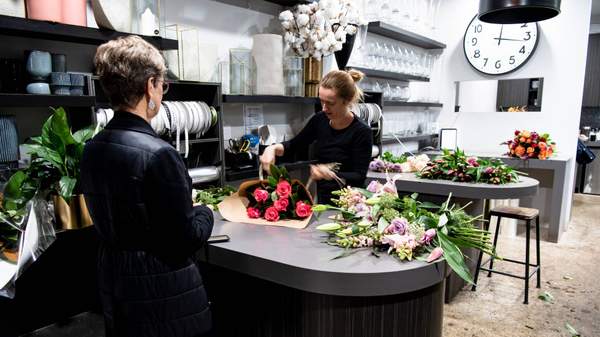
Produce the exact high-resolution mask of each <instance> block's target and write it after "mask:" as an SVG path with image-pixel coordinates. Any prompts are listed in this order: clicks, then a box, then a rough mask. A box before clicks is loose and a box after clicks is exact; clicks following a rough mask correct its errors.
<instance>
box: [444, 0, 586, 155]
mask: <svg viewBox="0 0 600 337" xmlns="http://www.w3.org/2000/svg"><path fill="white" fill-rule="evenodd" d="M477 7H478V1H476V0H445V1H444V2H443V4H442V9H441V15H440V18H441V20H442V22H441V23H440V25H439V26H440V27H442V28H443V29H442V31H443V33H442V34H444V35H445V36H443V37H442V39H443V41H444V42H445V43H446V44H447V45H448V47H447V49H446V51H445V53H446V57H445V58H444V60H445V66H444V67H443V69H444V72H445V74H444V78H445V80H444V82H443V83H444V87H443V89H442V97H443V99H442V101H443V102H444V109H443V111H442V113H441V115H440V120H439V121H440V124H441V126H443V127H456V128H458V131H459V137H458V142H459V146H460V147H462V148H464V149H465V150H467V151H472V152H474V151H477V152H493V153H498V154H500V153H502V152H504V147H503V146H501V145H499V144H500V143H501V142H503V141H504V140H506V139H508V138H510V136H511V134H512V132H513V131H514V130H515V129H523V128H525V129H533V130H537V131H543V132H549V133H550V134H551V135H552V138H553V139H554V140H555V141H556V142H557V144H558V149H559V151H560V154H561V155H564V156H568V157H571V156H574V154H575V151H576V147H575V146H576V141H577V134H578V126H579V117H580V112H581V102H582V96H583V82H584V76H585V62H586V55H587V41H588V31H589V18H590V8H591V1H590V0H578V1H563V2H562V6H561V10H562V12H561V14H560V15H558V16H557V17H555V18H553V19H550V20H546V21H542V22H540V23H539V25H540V41H539V44H538V47H537V50H536V52H535V54H534V55H533V56H532V57H531V59H530V60H529V62H528V63H527V64H525V65H524V66H523V67H521V68H520V69H519V70H517V71H515V72H513V73H511V74H508V75H505V76H499V77H487V76H484V75H482V74H480V73H478V72H476V71H475V70H474V69H472V68H471V66H470V65H469V64H468V62H467V60H466V59H465V57H464V54H463V48H462V38H463V35H464V30H465V28H466V27H467V25H468V24H469V22H470V20H471V19H472V18H473V16H474V15H475V14H476V13H477ZM527 77H543V78H544V93H543V101H542V111H541V112H528V113H519V114H517V115H515V114H513V113H502V112H496V113H490V112H489V111H486V112H484V111H473V112H461V113H454V112H453V110H454V109H453V107H454V105H455V102H454V82H455V81H472V80H482V79H485V78H494V79H516V78H527Z"/></svg>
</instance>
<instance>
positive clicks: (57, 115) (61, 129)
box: [49, 108, 75, 146]
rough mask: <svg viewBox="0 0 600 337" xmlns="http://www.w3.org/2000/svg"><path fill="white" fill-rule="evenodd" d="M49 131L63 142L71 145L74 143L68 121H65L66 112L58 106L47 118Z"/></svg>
mask: <svg viewBox="0 0 600 337" xmlns="http://www.w3.org/2000/svg"><path fill="white" fill-rule="evenodd" d="M49 121H50V127H51V132H52V133H54V134H55V135H57V136H58V137H59V138H60V140H61V141H62V143H63V144H65V146H66V145H71V144H73V143H75V139H74V138H73V135H72V134H71V129H70V128H69V122H68V121H67V113H66V112H65V109H63V108H58V109H55V110H54V114H53V115H52V117H51V118H50V119H49Z"/></svg>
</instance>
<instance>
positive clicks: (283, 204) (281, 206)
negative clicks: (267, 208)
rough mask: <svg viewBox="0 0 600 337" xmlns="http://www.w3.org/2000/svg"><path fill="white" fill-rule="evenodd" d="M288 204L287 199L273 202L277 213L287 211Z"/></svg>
mask: <svg viewBox="0 0 600 337" xmlns="http://www.w3.org/2000/svg"><path fill="white" fill-rule="evenodd" d="M289 204H290V201H289V199H287V198H285V199H279V200H277V201H275V204H274V207H275V209H277V210H278V211H279V212H285V211H286V210H287V208H288V206H289Z"/></svg>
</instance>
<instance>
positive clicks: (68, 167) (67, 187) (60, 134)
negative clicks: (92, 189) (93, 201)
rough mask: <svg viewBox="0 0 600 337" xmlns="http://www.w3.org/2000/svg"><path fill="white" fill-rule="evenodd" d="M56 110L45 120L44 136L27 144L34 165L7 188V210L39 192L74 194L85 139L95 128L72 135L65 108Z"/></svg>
mask: <svg viewBox="0 0 600 337" xmlns="http://www.w3.org/2000/svg"><path fill="white" fill-rule="evenodd" d="M52 110H53V111H54V113H53V114H52V115H51V116H50V117H49V118H48V120H46V122H45V123H44V126H43V127H42V135H41V136H38V137H33V138H32V143H33V144H27V150H28V152H29V153H30V154H31V158H32V162H31V165H30V166H29V167H28V168H27V169H24V170H22V171H18V172H16V173H15V174H14V175H13V176H12V177H11V178H10V180H9V181H8V183H7V185H6V187H5V189H4V200H3V203H2V208H3V209H4V210H5V211H6V210H18V209H21V208H23V207H24V206H25V204H26V203H27V201H29V200H31V198H33V196H34V195H35V193H36V192H43V193H56V194H58V195H60V196H61V197H63V198H64V199H65V200H69V199H70V198H71V196H72V195H73V191H74V190H75V188H76V186H77V182H78V180H79V173H80V171H79V163H80V161H81V157H82V155H83V149H84V146H85V142H86V141H87V140H89V139H90V138H91V137H92V136H93V134H94V131H93V128H92V127H88V128H85V129H82V130H79V131H77V132H76V133H75V134H72V133H71V129H70V127H69V124H68V121H67V115H66V112H65V110H64V109H63V108H58V109H52Z"/></svg>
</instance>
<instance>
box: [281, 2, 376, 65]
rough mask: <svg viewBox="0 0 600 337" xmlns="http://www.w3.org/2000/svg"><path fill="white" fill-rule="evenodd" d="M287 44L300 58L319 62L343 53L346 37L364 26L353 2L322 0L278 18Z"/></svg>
mask: <svg viewBox="0 0 600 337" xmlns="http://www.w3.org/2000/svg"><path fill="white" fill-rule="evenodd" d="M279 20H280V21H281V26H282V27H283V29H284V40H285V41H286V43H287V44H288V45H289V46H290V47H291V48H292V50H293V51H294V53H295V54H296V55H298V56H300V57H305V58H306V57H309V56H312V57H314V58H316V59H320V58H321V57H322V56H327V55H330V54H332V53H334V52H336V51H338V50H341V49H342V45H343V44H344V43H345V42H346V34H349V35H354V34H356V32H357V31H358V29H357V27H358V25H361V24H364V23H365V22H364V20H363V19H362V18H361V16H360V11H359V10H358V8H357V7H356V6H355V5H354V4H353V2H352V1H350V0H321V1H319V2H312V3H310V4H306V5H297V6H296V7H295V8H294V9H293V11H291V10H286V11H283V12H281V13H280V14H279Z"/></svg>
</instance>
